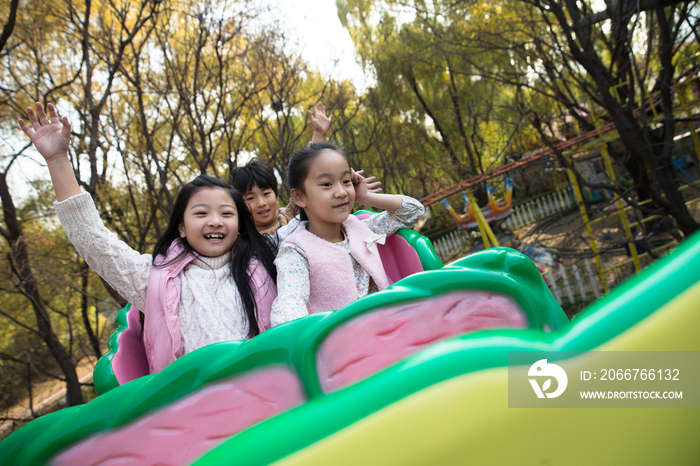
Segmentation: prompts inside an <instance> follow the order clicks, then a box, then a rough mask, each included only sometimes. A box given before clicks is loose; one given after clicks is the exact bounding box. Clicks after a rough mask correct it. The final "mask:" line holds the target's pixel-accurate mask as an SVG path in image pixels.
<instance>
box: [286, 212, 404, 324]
mask: <svg viewBox="0 0 700 466" xmlns="http://www.w3.org/2000/svg"><path fill="white" fill-rule="evenodd" d="M343 226H344V227H345V233H346V234H347V237H348V242H349V243H350V254H351V255H352V257H354V258H355V260H356V261H357V262H358V263H359V264H360V265H361V266H362V268H364V269H365V270H366V271H367V273H369V275H370V277H372V279H373V280H374V282H375V283H376V284H377V286H378V287H379V289H380V290H383V289H384V288H386V287H387V286H389V285H390V284H391V281H390V280H389V277H387V275H386V272H385V271H384V265H383V264H382V259H381V257H380V256H379V251H378V250H377V245H376V244H371V245H369V246H368V245H367V243H366V242H365V239H367V238H368V237H369V236H370V235H371V234H372V231H371V230H370V229H369V228H368V227H367V226H366V225H365V224H364V223H362V222H361V221H360V220H358V219H357V217H355V216H354V215H350V216H349V217H348V219H347V220H346V221H345V222H343ZM285 242H290V243H293V244H296V245H297V246H299V247H301V248H302V249H303V250H304V253H305V254H306V257H307V259H308V261H309V285H310V288H311V289H310V294H309V304H308V306H309V314H311V313H314V312H320V311H328V310H332V309H340V308H341V307H343V306H345V305H346V304H349V303H351V302H352V301H354V300H356V299H357V287H356V285H355V279H354V276H355V275H354V272H353V268H352V259H351V258H350V255H348V253H347V251H346V250H345V249H343V248H341V247H339V246H336V245H334V244H333V243H329V242H328V241H325V240H322V239H321V238H319V237H318V236H316V235H314V234H313V233H310V232H309V231H308V230H307V229H306V228H297V230H296V231H295V232H294V233H292V234H291V235H290V236H289V237H288V238H287V239H286V240H285Z"/></svg>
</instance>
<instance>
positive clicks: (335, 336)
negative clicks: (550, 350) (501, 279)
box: [316, 290, 527, 393]
mask: <svg viewBox="0 0 700 466" xmlns="http://www.w3.org/2000/svg"><path fill="white" fill-rule="evenodd" d="M491 328H527V318H526V316H525V314H524V312H523V311H522V310H521V309H520V306H518V304H517V303H516V302H515V300H513V299H512V298H510V297H509V296H506V295H502V294H499V293H494V292H490V291H478V290H466V291H456V292H452V293H446V294H444V295H441V296H439V297H436V298H431V299H425V300H421V301H414V302H411V303H401V304H397V305H395V306H390V307H386V308H383V309H379V310H376V311H372V312H369V313H367V314H363V315H361V316H358V317H356V318H354V319H352V320H350V321H348V322H346V323H344V324H342V325H341V326H339V327H337V328H336V329H334V330H333V331H332V332H331V333H330V334H329V335H328V337H326V339H325V340H324V341H323V343H321V345H320V346H319V349H318V354H317V356H316V361H317V368H318V376H319V381H320V384H321V388H322V389H323V391H324V392H325V393H329V392H333V391H335V390H338V389H340V388H342V387H344V386H346V385H349V384H352V383H354V382H357V381H359V380H362V379H364V378H366V377H368V376H370V375H372V374H374V373H376V372H378V371H380V370H381V369H384V368H385V367H387V366H389V365H391V364H393V363H395V362H397V361H399V360H401V359H404V358H405V357H407V356H409V355H411V354H413V353H415V352H416V351H419V350H421V349H423V348H424V347H426V346H427V345H429V344H431V343H433V342H435V341H438V340H443V339H445V338H449V337H452V336H455V335H460V334H464V333H468V332H473V331H475V330H482V329H491Z"/></svg>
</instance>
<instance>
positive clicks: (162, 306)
mask: <svg viewBox="0 0 700 466" xmlns="http://www.w3.org/2000/svg"><path fill="white" fill-rule="evenodd" d="M182 250H183V246H182V243H181V242H180V241H179V240H178V241H175V242H174V243H173V244H172V245H171V246H170V249H168V255H167V257H165V258H163V257H162V256H159V257H158V258H157V259H156V260H155V261H154V265H153V266H152V267H151V272H150V275H149V277H148V288H147V289H146V308H145V309H144V314H145V320H144V324H143V344H144V347H145V350H146V358H147V359H148V368H149V373H151V374H153V373H155V372H160V371H161V370H162V369H163V368H164V367H165V366H167V365H168V364H170V363H171V362H173V361H174V360H176V359H177V358H179V357H180V356H182V338H181V336H180V320H179V318H178V309H179V307H180V277H179V275H180V272H182V270H183V269H184V268H185V266H186V265H187V264H189V263H190V262H192V261H193V260H194V259H195V255H194V254H191V253H190V254H187V255H186V256H185V257H183V258H182V259H181V260H179V261H177V262H173V263H168V262H169V261H171V260H172V259H173V258H175V257H177V255H178V254H180V253H181V252H182ZM156 263H157V264H163V263H166V264H167V265H165V266H163V267H156V266H155V265H156ZM248 273H249V275H250V277H251V280H252V283H251V288H252V290H253V294H254V296H255V303H256V307H257V322H258V327H259V328H260V329H261V331H264V330H267V329H269V328H270V309H271V308H272V302H273V301H274V300H275V298H276V297H277V286H276V284H275V283H274V281H273V280H272V279H271V278H270V276H269V275H268V273H267V270H265V267H263V266H262V265H261V264H260V263H259V262H258V261H257V260H256V259H253V260H251V263H250V266H249V268H248ZM231 284H232V286H236V285H235V283H234V282H233V281H232V282H231Z"/></svg>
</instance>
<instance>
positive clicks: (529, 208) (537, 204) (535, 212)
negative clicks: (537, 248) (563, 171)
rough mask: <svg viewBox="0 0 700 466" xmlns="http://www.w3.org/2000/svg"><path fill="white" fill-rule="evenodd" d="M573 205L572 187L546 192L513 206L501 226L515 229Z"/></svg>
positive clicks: (574, 199)
mask: <svg viewBox="0 0 700 466" xmlns="http://www.w3.org/2000/svg"><path fill="white" fill-rule="evenodd" d="M575 205H576V198H575V197H574V193H573V188H572V187H571V186H568V187H567V188H565V189H562V190H559V191H556V192H553V193H549V194H546V195H544V196H541V197H538V198H536V199H532V200H530V201H527V202H524V203H522V204H520V205H518V206H516V207H514V208H513V214H512V215H511V216H510V217H508V218H507V219H506V221H505V222H503V226H504V227H505V228H508V229H510V230H515V229H517V228H520V227H524V226H526V225H530V224H532V223H535V222H537V221H538V220H542V219H545V218H547V217H551V216H552V215H554V214H556V213H558V212H562V211H564V210H567V209H569V208H571V207H573V206H575Z"/></svg>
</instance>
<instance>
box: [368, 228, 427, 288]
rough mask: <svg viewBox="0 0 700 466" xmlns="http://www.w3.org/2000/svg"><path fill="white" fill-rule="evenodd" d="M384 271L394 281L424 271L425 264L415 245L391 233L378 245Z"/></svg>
mask: <svg viewBox="0 0 700 466" xmlns="http://www.w3.org/2000/svg"><path fill="white" fill-rule="evenodd" d="M378 251H379V257H381V258H382V264H384V271H385V272H386V274H387V276H388V277H389V279H390V280H391V282H392V283H396V282H398V281H399V280H401V279H402V278H405V277H408V276H409V275H412V274H414V273H418V272H422V271H423V264H421V262H420V257H418V253H417V252H416V250H415V249H413V247H412V246H411V245H410V244H408V242H407V241H406V240H405V239H403V238H402V237H401V236H399V235H389V236H387V238H386V243H385V244H380V245H378Z"/></svg>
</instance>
